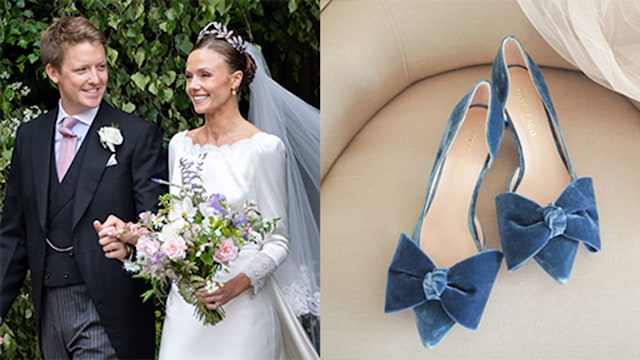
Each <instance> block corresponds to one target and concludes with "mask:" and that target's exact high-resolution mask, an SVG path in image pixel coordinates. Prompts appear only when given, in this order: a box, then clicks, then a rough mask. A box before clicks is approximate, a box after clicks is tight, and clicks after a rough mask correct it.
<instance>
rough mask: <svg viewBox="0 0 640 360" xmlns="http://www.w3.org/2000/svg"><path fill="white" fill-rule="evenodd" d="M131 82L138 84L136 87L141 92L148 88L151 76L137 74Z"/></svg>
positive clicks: (132, 77)
mask: <svg viewBox="0 0 640 360" xmlns="http://www.w3.org/2000/svg"><path fill="white" fill-rule="evenodd" d="M131 80H132V81H133V82H134V83H135V84H136V86H137V87H138V88H139V89H140V90H144V89H145V88H146V87H147V84H148V83H149V80H150V77H149V75H143V74H142V73H139V72H137V73H135V74H133V75H131ZM154 95H155V94H154Z"/></svg>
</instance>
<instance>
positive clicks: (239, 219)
mask: <svg viewBox="0 0 640 360" xmlns="http://www.w3.org/2000/svg"><path fill="white" fill-rule="evenodd" d="M246 224H247V219H245V218H244V216H242V214H236V215H235V216H234V217H233V225H235V226H236V227H237V228H239V227H242V225H246Z"/></svg>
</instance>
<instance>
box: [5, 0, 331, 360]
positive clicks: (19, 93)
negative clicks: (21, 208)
mask: <svg viewBox="0 0 640 360" xmlns="http://www.w3.org/2000/svg"><path fill="white" fill-rule="evenodd" d="M65 15H84V16H86V17H87V18H89V20H91V21H92V22H93V23H94V24H95V25H96V26H97V27H98V28H99V29H100V30H102V31H103V32H104V34H105V35H106V36H107V38H108V48H107V59H108V64H109V84H108V91H107V95H106V99H107V100H108V101H109V102H110V103H111V104H113V105H114V106H115V107H118V108H121V109H123V110H125V111H129V112H133V113H135V114H137V115H139V116H140V117H143V118H145V119H147V120H148V121H150V122H153V123H155V124H157V125H158V126H159V127H160V129H161V131H162V133H163V134H164V139H165V143H166V142H167V141H168V139H169V138H170V137H171V136H172V135H173V134H175V133H176V132H178V131H181V130H184V129H187V128H193V127H196V126H199V125H200V124H201V122H202V119H200V118H199V117H198V116H197V115H196V114H195V113H194V112H193V110H192V108H191V104H190V101H189V99H188V97H187V96H186V93H185V91H184V87H185V79H184V76H183V73H184V68H185V61H186V58H187V55H188V53H189V51H190V50H191V49H192V47H193V43H194V41H195V38H196V36H197V33H198V32H199V31H200V29H201V28H202V27H203V26H204V25H205V24H207V23H208V22H210V21H219V22H221V23H223V24H225V25H227V26H229V27H230V28H232V29H235V30H236V31H237V32H238V33H240V34H242V35H243V36H244V38H245V39H246V40H248V41H251V42H254V43H256V44H258V45H260V46H261V48H262V51H263V54H264V55H265V58H266V59H267V62H268V63H269V66H270V70H271V73H272V75H273V77H274V79H276V80H277V81H278V82H279V83H280V84H282V85H283V86H284V87H286V88H288V89H289V90H291V91H292V92H294V93H296V94H297V95H298V96H300V97H301V98H303V99H305V100H306V101H307V102H309V103H311V104H312V105H314V106H316V107H318V106H319V84H320V82H319V57H318V54H319V36H318V33H319V19H320V10H319V0H281V1H256V0H182V1H179V0H52V1H40V0H0V112H1V113H0V206H2V205H3V199H4V192H5V187H6V181H7V173H8V171H7V170H8V165H9V162H10V159H11V150H12V148H13V139H14V137H15V131H16V129H17V127H18V125H19V124H20V123H22V122H24V121H28V120H30V119H31V118H33V117H35V116H37V115H38V114H40V113H41V112H42V111H43V109H50V108H52V107H54V106H55V105H56V104H57V101H58V92H57V90H56V89H55V87H54V86H52V83H51V82H50V81H48V80H46V75H45V72H44V67H43V66H42V65H41V64H40V60H39V56H40V51H39V47H40V35H41V34H42V32H43V31H44V30H45V29H46V28H47V27H48V26H49V25H50V24H51V22H52V21H53V19H54V18H57V17H61V16H65ZM243 107H244V108H246V103H243ZM33 318H34V314H33V305H32V300H31V298H30V288H29V283H28V281H26V282H25V286H23V288H22V289H21V292H20V295H19V296H18V298H17V299H16V301H15V302H14V305H13V307H12V309H11V311H10V313H9V314H8V316H7V319H6V322H5V323H4V324H3V325H2V326H0V336H1V337H2V338H3V340H4V343H3V344H2V345H0V357H2V358H11V359H14V358H16V359H17V358H24V359H27V358H28V359H32V358H39V353H38V346H37V343H36V338H35V323H34V321H33V320H34V319H33ZM158 319H159V321H160V320H161V316H160V315H159V316H158ZM157 329H158V333H159V331H160V327H159V325H158V328H157Z"/></svg>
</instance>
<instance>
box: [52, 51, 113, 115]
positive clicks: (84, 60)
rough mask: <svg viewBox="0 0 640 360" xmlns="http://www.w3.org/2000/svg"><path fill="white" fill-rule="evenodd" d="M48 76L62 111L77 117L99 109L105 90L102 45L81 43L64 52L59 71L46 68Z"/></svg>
mask: <svg viewBox="0 0 640 360" xmlns="http://www.w3.org/2000/svg"><path fill="white" fill-rule="evenodd" d="M46 71H47V75H48V76H49V78H50V79H51V81H53V82H54V83H56V84H57V85H58V91H60V98H61V99H62V107H63V108H64V110H65V111H66V112H67V113H68V114H69V115H77V114H80V113H83V112H85V111H87V110H89V109H91V108H94V107H96V106H98V105H100V102H101V101H102V97H103V96H104V92H105V89H106V87H107V80H108V78H109V75H108V73H107V58H106V55H105V50H104V46H102V44H101V43H99V42H97V41H95V42H81V43H78V44H74V45H69V46H67V47H66V49H65V50H64V60H63V62H62V65H61V66H60V69H56V68H55V67H53V66H52V65H51V64H47V66H46Z"/></svg>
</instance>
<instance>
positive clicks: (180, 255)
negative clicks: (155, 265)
mask: <svg viewBox="0 0 640 360" xmlns="http://www.w3.org/2000/svg"><path fill="white" fill-rule="evenodd" d="M186 248H187V244H186V243H185V242H184V239H183V238H182V237H181V236H173V237H171V238H170V239H169V240H167V241H166V242H165V243H164V244H162V251H164V253H165V254H167V256H168V257H169V259H171V260H172V261H178V260H182V259H184V257H185V255H186V253H185V250H186Z"/></svg>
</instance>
